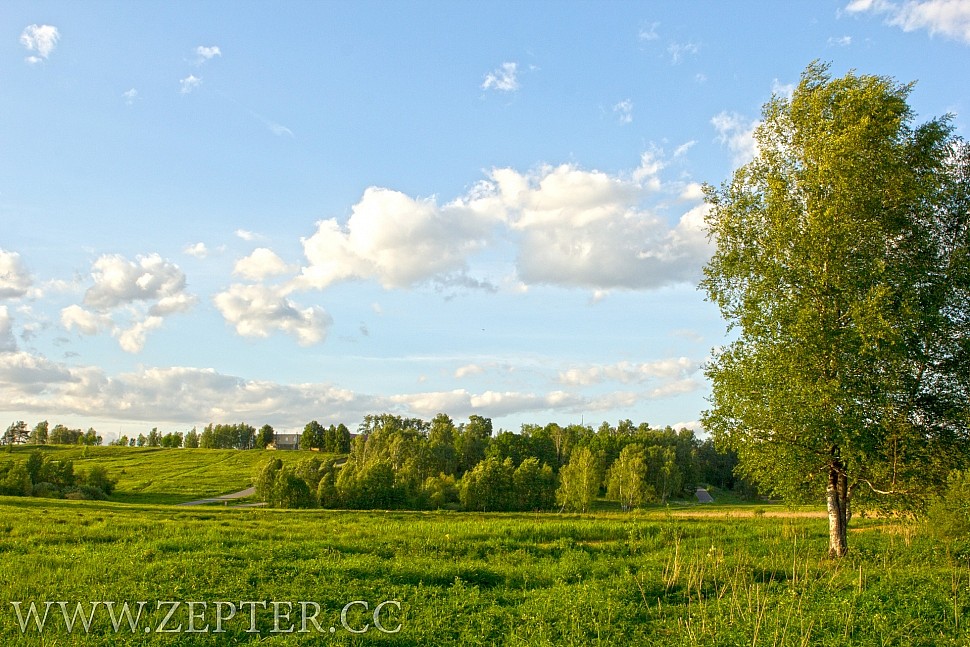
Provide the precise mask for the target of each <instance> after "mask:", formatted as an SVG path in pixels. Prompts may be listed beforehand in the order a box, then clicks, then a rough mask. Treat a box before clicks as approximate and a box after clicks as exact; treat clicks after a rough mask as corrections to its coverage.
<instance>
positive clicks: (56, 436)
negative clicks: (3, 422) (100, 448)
mask: <svg viewBox="0 0 970 647" xmlns="http://www.w3.org/2000/svg"><path fill="white" fill-rule="evenodd" d="M102 442H103V439H102V438H101V436H99V435H98V432H96V431H95V430H94V428H90V429H88V430H87V431H86V432H85V431H81V430H80V429H69V428H67V427H65V426H64V425H60V424H58V425H54V428H53V429H51V428H50V424H49V423H48V422H47V421H46V420H43V421H41V422H38V423H37V424H36V425H35V426H34V428H33V429H30V428H28V427H27V423H26V422H24V421H23V420H18V421H17V422H15V423H13V424H11V425H10V426H9V427H7V431H5V432H4V434H3V437H2V438H0V445H8V446H10V445H100V444H101V443H102Z"/></svg>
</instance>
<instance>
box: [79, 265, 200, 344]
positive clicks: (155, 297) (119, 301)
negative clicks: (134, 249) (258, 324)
mask: <svg viewBox="0 0 970 647" xmlns="http://www.w3.org/2000/svg"><path fill="white" fill-rule="evenodd" d="M91 278H92V279H93V281H94V284H93V285H92V286H91V287H90V288H88V289H87V291H86V292H85V293H84V298H83V301H82V303H83V304H84V306H86V307H81V306H80V305H77V304H74V305H70V306H68V307H66V308H64V309H62V310H61V325H62V326H63V327H64V328H65V329H67V330H71V329H77V331H78V332H80V333H81V334H84V335H96V334H99V333H101V332H105V331H107V332H110V333H111V334H112V335H113V336H114V337H115V338H117V339H118V343H119V345H120V346H121V348H122V350H125V351H126V352H130V353H137V352H140V351H141V350H142V348H144V345H145V339H146V336H147V334H148V332H150V331H152V330H155V329H157V328H159V327H160V326H161V325H162V323H163V321H164V318H165V317H167V316H169V315H172V314H176V313H179V312H186V311H187V310H189V309H191V308H192V307H193V306H194V305H195V304H196V302H197V298H196V297H195V295H193V294H189V293H188V292H186V291H185V287H186V280H185V274H184V273H183V272H182V270H181V269H179V267H178V266H177V265H175V264H173V263H171V262H169V261H167V260H165V259H163V258H162V257H161V256H159V255H158V254H151V255H149V256H139V257H138V258H137V259H136V261H130V260H128V259H126V258H125V257H123V256H121V255H118V254H105V255H103V256H101V257H100V258H98V259H97V260H96V261H95V262H94V264H93V266H92V268H91Z"/></svg>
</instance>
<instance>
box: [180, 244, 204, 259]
mask: <svg viewBox="0 0 970 647" xmlns="http://www.w3.org/2000/svg"><path fill="white" fill-rule="evenodd" d="M182 253H184V254H188V255H189V256H195V257H196V258H205V257H206V256H208V255H209V248H207V247H206V246H205V243H195V244H194V245H186V246H185V249H183V250H182Z"/></svg>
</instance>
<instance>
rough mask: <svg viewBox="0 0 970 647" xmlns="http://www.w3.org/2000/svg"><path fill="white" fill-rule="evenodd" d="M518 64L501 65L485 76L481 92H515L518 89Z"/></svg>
mask: <svg viewBox="0 0 970 647" xmlns="http://www.w3.org/2000/svg"><path fill="white" fill-rule="evenodd" d="M518 67H519V65H518V63H502V65H501V67H499V68H497V69H496V70H494V71H492V72H489V73H488V74H486V75H485V80H484V81H483V82H482V89H483V90H498V91H500V92H515V91H516V90H518V89H519V80H518Z"/></svg>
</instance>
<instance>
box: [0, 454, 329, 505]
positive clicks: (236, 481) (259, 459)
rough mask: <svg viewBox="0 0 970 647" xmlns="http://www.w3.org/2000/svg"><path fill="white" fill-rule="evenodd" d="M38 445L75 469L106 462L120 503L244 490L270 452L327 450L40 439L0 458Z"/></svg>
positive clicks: (289, 459) (293, 457)
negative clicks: (121, 444) (115, 481)
mask: <svg viewBox="0 0 970 647" xmlns="http://www.w3.org/2000/svg"><path fill="white" fill-rule="evenodd" d="M35 449H36V450H40V451H41V452H43V453H44V455H45V456H51V457H52V458H56V459H58V460H70V461H74V468H75V470H78V469H80V468H86V467H88V466H89V465H93V464H98V465H103V466H104V467H105V468H106V469H107V470H108V474H109V476H111V477H112V478H116V479H118V484H117V486H116V487H115V493H114V494H113V495H112V497H111V499H112V500H113V501H117V502H119V503H164V504H170V503H183V502H185V501H193V500H196V499H204V498H208V497H213V496H218V495H220V494H227V493H229V492H238V491H239V490H243V489H245V488H247V487H249V486H250V485H251V480H252V476H253V473H254V472H255V471H256V469H257V467H258V466H259V465H261V464H262V463H264V462H265V461H266V460H267V459H268V458H270V457H273V458H277V457H278V458H281V459H283V461H284V462H285V463H286V464H292V463H296V462H298V461H301V460H304V459H306V458H308V457H310V456H320V457H324V456H326V454H319V453H317V452H303V451H263V450H238V449H165V448H160V447H76V446H70V445H40V446H21V447H15V448H14V451H13V452H11V453H6V452H0V464H3V463H4V462H5V461H9V460H24V458H25V457H26V456H27V454H28V453H29V452H31V451H33V450H35Z"/></svg>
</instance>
